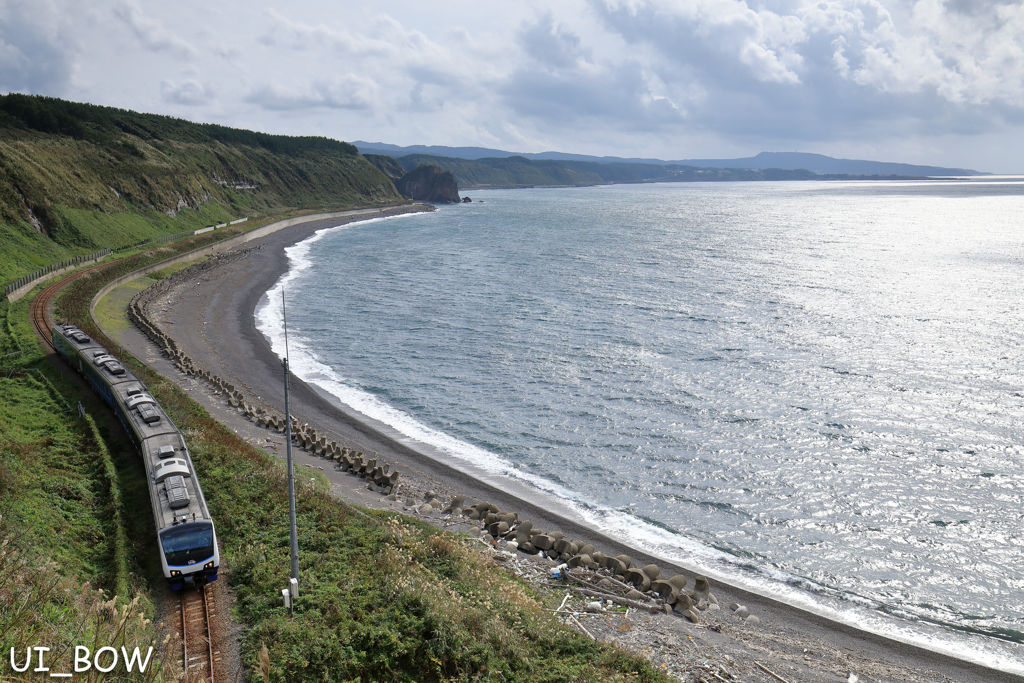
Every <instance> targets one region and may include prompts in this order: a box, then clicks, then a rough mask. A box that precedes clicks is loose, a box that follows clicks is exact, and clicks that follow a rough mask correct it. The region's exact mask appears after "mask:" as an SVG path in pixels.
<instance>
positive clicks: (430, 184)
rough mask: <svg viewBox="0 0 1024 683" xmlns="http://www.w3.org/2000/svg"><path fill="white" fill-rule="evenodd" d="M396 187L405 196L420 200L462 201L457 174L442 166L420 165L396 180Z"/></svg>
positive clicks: (453, 202)
mask: <svg viewBox="0 0 1024 683" xmlns="http://www.w3.org/2000/svg"><path fill="white" fill-rule="evenodd" d="M395 187H396V188H397V189H398V191H399V192H400V193H402V196H403V197H405V198H407V199H412V200H415V201H418V202H430V203H431V204H458V203H459V202H461V201H462V200H461V198H460V197H459V184H458V183H457V182H455V176H454V175H452V173H451V171H442V170H441V167H440V166H433V165H427V164H424V165H422V166H418V167H416V168H414V169H413V170H411V171H409V172H408V173H406V174H405V175H404V176H402V177H401V178H399V179H398V180H396V181H395Z"/></svg>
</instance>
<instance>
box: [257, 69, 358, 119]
mask: <svg viewBox="0 0 1024 683" xmlns="http://www.w3.org/2000/svg"><path fill="white" fill-rule="evenodd" d="M376 96H377V88H376V85H375V84H374V83H373V81H371V80H369V79H366V78H360V77H356V76H346V77H338V78H334V79H332V80H323V81H313V82H309V83H304V84H295V83H291V84H288V85H283V84H280V83H277V82H276V81H275V82H271V83H266V84H264V85H261V86H259V87H257V88H254V89H253V90H251V91H250V92H249V93H248V94H247V95H246V97H245V100H246V101H247V102H250V103H252V104H256V105H259V106H260V107H263V108H265V109H270V110H273V111H301V110H304V109H310V108H321V107H322V108H327V109H350V110H367V109H371V108H372V107H373V106H374V103H375V101H376Z"/></svg>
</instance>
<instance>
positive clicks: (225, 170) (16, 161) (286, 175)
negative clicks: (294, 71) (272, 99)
mask: <svg viewBox="0 0 1024 683" xmlns="http://www.w3.org/2000/svg"><path fill="white" fill-rule="evenodd" d="M400 201H402V198H401V196H400V195H399V194H398V193H397V191H396V190H395V188H394V185H393V184H392V182H391V180H390V179H389V178H388V177H387V176H385V175H384V174H383V173H381V172H380V171H378V170H377V169H376V168H375V167H374V166H373V165H372V164H370V163H369V162H367V161H366V160H365V159H364V158H363V157H362V156H360V155H359V153H358V151H357V150H356V148H355V147H354V146H352V145H350V144H348V143H345V142H338V141H336V140H330V139H328V138H323V137H288V136H281V135H267V134H264V133H255V132H252V131H247V130H238V129H233V128H226V127H224V126H218V125H212V124H196V123H191V122H188V121H183V120H181V119H174V118H170V117H166V116H157V115H154V114H139V113H136V112H131V111H125V110H121V109H114V108H111V107H100V106H96V105H91V104H79V103H75V102H67V101H63V100H59V99H54V98H48V97H35V96H27V95H18V94H12V95H6V96H0V244H3V245H4V246H3V248H2V250H0V281H10V280H12V279H14V278H16V277H18V276H20V275H24V274H26V273H28V272H31V271H34V270H35V269H36V268H38V267H39V266H41V265H45V264H48V263H52V262H54V261H58V260H61V259H66V258H68V257H70V256H74V255H78V254H83V253H89V252H93V251H95V250H97V249H100V248H103V247H109V248H115V247H118V246H122V245H126V244H132V243H135V242H138V241H140V240H142V239H146V238H150V237H158V236H162V235H168V234H173V233H176V232H181V231H183V230H188V229H193V228H200V227H204V226H206V225H211V224H215V223H219V222H223V221H227V220H232V219H235V218H239V217H245V216H250V217H251V216H256V215H268V214H275V213H282V212H284V211H287V210H290V209H296V208H305V209H321V208H322V209H339V208H349V207H354V206H366V205H373V204H391V203H395V202H400Z"/></svg>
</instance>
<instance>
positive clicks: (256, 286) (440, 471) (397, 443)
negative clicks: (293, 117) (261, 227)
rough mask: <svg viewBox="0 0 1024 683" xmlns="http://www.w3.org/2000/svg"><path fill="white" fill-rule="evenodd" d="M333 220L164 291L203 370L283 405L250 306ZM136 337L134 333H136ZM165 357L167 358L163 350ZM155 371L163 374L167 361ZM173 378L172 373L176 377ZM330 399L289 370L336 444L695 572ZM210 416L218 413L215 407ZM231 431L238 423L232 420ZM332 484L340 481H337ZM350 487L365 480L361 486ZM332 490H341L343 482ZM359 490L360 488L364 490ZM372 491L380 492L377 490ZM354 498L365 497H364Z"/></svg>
mask: <svg viewBox="0 0 1024 683" xmlns="http://www.w3.org/2000/svg"><path fill="white" fill-rule="evenodd" d="M360 218H362V219H365V217H359V218H357V217H353V219H352V220H346V221H344V223H349V222H355V221H356V220H359V219H360ZM337 225H339V220H338V219H337V218H329V219H317V220H312V221H309V222H306V223H302V224H300V225H294V226H290V227H288V228H285V229H282V230H279V231H277V232H275V233H273V234H271V235H267V236H265V238H263V239H262V240H261V241H262V245H261V248H259V249H257V250H254V251H252V252H250V254H249V256H247V257H246V258H243V259H241V260H239V261H238V262H236V263H233V264H229V265H227V266H224V267H219V268H216V269H214V270H213V271H210V272H209V273H206V274H204V275H203V276H201V277H200V278H197V279H196V280H193V281H190V282H187V283H184V284H182V285H181V286H179V287H178V288H176V289H175V290H174V291H173V292H171V293H170V294H169V295H168V296H167V297H166V306H164V309H165V311H164V313H163V314H162V316H163V322H164V323H165V324H166V325H167V327H165V329H166V330H167V331H168V332H169V333H170V334H171V335H172V336H173V337H174V338H175V340H176V341H177V342H178V343H179V344H180V345H181V346H182V347H183V348H185V349H187V350H188V352H189V354H190V355H191V356H192V358H193V359H196V360H197V361H199V362H200V363H201V364H202V365H204V366H205V367H206V369H207V370H209V371H211V372H213V373H215V374H217V375H219V376H221V377H223V378H225V379H227V380H228V381H231V382H233V383H234V384H236V386H239V388H240V389H242V391H243V393H245V394H246V395H247V396H251V397H252V398H253V399H257V401H256V402H257V403H258V404H262V405H263V406H264V407H267V408H270V407H274V408H277V409H278V410H280V405H281V404H282V403H283V396H280V395H279V394H280V392H281V384H282V381H281V372H282V369H281V364H280V361H279V359H278V357H277V356H276V355H275V354H274V353H273V352H272V351H271V350H270V344H269V342H268V341H267V340H266V338H265V337H264V336H263V335H262V333H260V332H259V331H258V330H257V329H256V323H255V317H254V311H255V309H256V308H257V306H258V305H259V304H260V301H261V300H262V299H264V298H265V293H266V292H267V291H268V290H269V289H270V288H271V287H273V285H274V284H275V283H276V282H277V281H278V280H279V279H280V277H281V275H282V274H284V273H286V272H287V270H288V267H289V264H288V259H287V256H286V254H285V251H284V249H285V248H286V247H288V246H291V245H293V244H296V243H298V242H300V241H302V240H304V239H307V238H308V237H310V236H311V235H313V234H314V233H315V232H316V231H317V230H320V229H324V228H329V227H335V226H337ZM210 323H212V324H213V328H212V329H213V330H215V331H214V332H212V333H208V332H209V329H210V328H209V326H208V324H210ZM136 334H137V332H136ZM137 336H140V337H141V335H138V334H137ZM126 346H129V345H127V344H126ZM150 346H152V345H150ZM154 351H155V347H154V348H153V349H151V350H150V351H149V353H148V356H149V357H147V354H140V353H136V356H137V357H138V358H140V360H144V362H149V363H150V364H151V365H152V364H155V361H156V360H157V359H156V358H153V357H152V356H154V355H159V354H154ZM163 360H164V362H165V364H168V365H169V362H167V361H166V359H163ZM171 370H173V366H171ZM159 371H160V372H161V373H162V374H165V375H168V372H167V371H165V370H164V369H160V370H159ZM172 379H175V381H178V380H177V379H176V378H173V377H172ZM179 383H180V382H179ZM210 393H211V394H212V392H210ZM193 395H194V396H195V394H193ZM196 398H198V397H196ZM208 398H209V399H210V400H211V401H214V402H217V401H218V400H219V402H220V403H221V404H223V403H224V401H223V397H220V398H219V399H218V398H216V397H214V396H209V397H208ZM331 398H332V397H328V396H325V395H324V392H323V391H321V390H318V388H316V387H314V386H311V385H309V384H306V383H305V382H303V381H301V380H299V379H298V378H294V380H293V383H292V396H291V401H292V406H293V408H292V412H293V414H295V415H299V416H301V417H302V420H303V421H305V422H308V423H309V424H310V425H312V426H315V427H316V428H317V429H318V431H320V432H321V433H324V434H328V435H331V436H332V437H334V438H337V440H338V441H339V443H346V444H348V443H352V444H359V445H360V446H361V448H360V450H365V451H371V452H376V453H378V454H380V457H383V458H384V459H386V460H387V461H388V462H390V463H391V464H392V467H395V468H397V469H400V470H401V471H402V472H403V477H405V476H406V473H407V472H409V473H411V476H412V477H419V478H421V479H423V480H424V481H427V482H431V481H433V482H441V483H442V484H443V485H444V486H446V487H448V488H450V490H452V491H455V492H457V493H460V494H463V495H466V496H467V497H469V498H472V499H473V500H477V501H487V502H491V503H494V504H496V505H497V506H498V507H499V508H501V509H502V510H509V511H513V512H519V513H520V518H521V519H530V520H532V521H533V522H534V524H535V525H536V526H539V527H542V528H545V529H558V530H560V531H562V532H563V533H565V534H566V537H568V538H573V539H574V540H582V541H585V542H588V543H592V544H593V545H595V546H596V547H598V548H599V549H601V550H603V551H604V552H606V553H608V554H613V555H614V554H619V553H623V554H627V555H630V556H631V557H633V558H634V559H636V560H637V563H638V564H645V563H654V564H657V565H659V566H660V567H662V569H663V571H664V570H666V569H667V570H668V571H669V572H673V571H675V572H679V573H686V574H692V573H693V571H692V570H691V569H688V568H686V567H675V566H673V565H671V564H669V563H668V562H666V561H665V560H664V559H661V558H657V557H654V556H652V555H649V554H647V553H644V552H642V551H640V550H638V549H635V548H630V547H628V546H627V545H626V544H625V543H623V542H621V541H619V540H617V539H614V538H611V537H609V536H606V535H605V534H603V533H601V532H599V531H596V530H594V529H592V528H589V527H587V526H586V525H585V524H582V523H581V522H580V521H579V520H578V519H573V518H572V517H573V515H571V514H567V512H566V511H565V510H557V509H551V508H550V507H545V506H543V505H538V504H537V503H535V502H532V501H531V500H530V499H531V498H532V499H536V498H537V496H534V495H523V494H522V492H517V491H510V490H509V489H508V487H502V486H500V485H496V484H495V483H492V482H488V481H486V480H485V479H483V478H481V477H480V476H479V473H469V472H467V471H466V469H465V468H464V467H463V466H462V463H461V462H459V461H455V462H444V461H443V460H442V459H441V458H443V455H441V456H440V458H439V454H437V453H435V454H434V455H433V456H431V455H430V454H425V453H423V452H421V449H418V448H417V444H415V443H413V442H412V441H411V440H409V439H407V438H402V436H401V435H398V434H397V433H389V431H388V429H386V428H383V429H382V428H381V426H379V425H377V426H375V425H373V424H371V423H370V422H369V421H367V420H365V419H363V418H362V417H361V416H359V415H353V414H352V413H351V412H348V411H345V410H344V407H343V406H341V405H339V403H340V402H339V401H337V400H336V399H334V400H331ZM227 412H231V411H230V410H229V411H227ZM234 415H235V416H236V417H238V413H237V411H234ZM217 417H218V418H219V419H220V416H219V415H217ZM241 420H242V421H243V422H245V423H246V424H247V425H251V427H252V429H253V430H255V431H258V432H264V433H267V434H271V435H275V436H276V433H275V432H268V431H267V430H265V429H262V428H257V427H256V426H255V425H254V424H252V423H249V422H247V421H246V420H245V418H244V417H241ZM236 431H239V430H238V429H237V428H236ZM300 453H301V451H300ZM303 455H308V454H303ZM309 458H310V459H311V461H312V462H319V463H321V464H322V463H323V462H324V461H323V460H320V459H318V458H315V457H313V456H309ZM321 469H324V468H323V467H321ZM342 476H347V475H342ZM332 481H333V479H332ZM338 488H345V487H343V486H339V487H336V489H338ZM355 488H362V485H360V486H358V487H355ZM353 491H354V489H353ZM336 492H339V493H341V494H342V496H343V497H346V496H345V494H344V491H336ZM366 494H367V492H366V491H365V490H364V491H363V492H362V497H363V498H364V499H365V498H366ZM374 496H376V498H377V499H382V497H381V496H379V495H378V494H374ZM356 502H359V503H360V504H365V502H364V500H357V501H356ZM713 590H714V592H715V593H716V595H718V596H720V600H721V602H722V603H723V604H727V603H728V602H732V601H737V602H740V603H742V604H744V605H747V606H748V607H749V608H750V610H751V613H752V614H755V615H758V616H759V618H760V619H761V621H762V623H763V624H765V626H764V629H762V630H766V631H767V630H769V629H772V630H777V629H781V632H782V633H784V634H786V635H787V636H790V637H799V638H806V639H810V640H815V641H818V642H823V643H828V644H830V645H831V646H832V647H838V648H841V649H843V650H848V651H851V652H856V653H857V654H858V655H860V656H869V657H872V658H875V659H878V660H879V661H883V662H889V663H891V664H893V665H895V666H900V667H909V668H912V669H914V670H920V671H922V672H925V671H927V672H931V673H934V674H937V675H941V676H952V677H954V678H952V680H958V681H975V680H977V681H996V680H1024V679H1021V678H1020V677H1018V676H1015V675H1014V674H1008V673H1003V672H1000V671H998V670H995V669H990V668H985V667H983V666H981V665H978V664H973V663H970V662H966V661H964V660H960V659H956V658H953V657H950V656H947V655H944V654H941V653H936V652H933V651H930V650H926V649H923V648H921V647H918V646H916V645H911V644H907V643H903V642H901V641H897V640H893V639H891V638H889V637H886V636H881V635H877V634H873V633H870V632H867V631H863V630H860V629H858V628H855V627H852V626H848V625H846V624H843V623H840V622H836V621H833V620H830V619H828V618H826V617H823V616H819V615H817V614H814V613H811V612H808V611H805V610H803V609H800V608H797V607H793V606H791V605H788V604H786V603H785V602H782V601H780V600H777V599H773V598H771V597H767V596H762V595H758V594H754V593H750V592H749V591H747V590H745V589H743V588H737V587H734V586H730V585H728V584H725V583H722V582H721V581H718V580H716V581H714V583H713ZM805 651H806V650H805ZM794 680H803V679H794ZM806 680H813V679H806ZM893 680H899V679H893Z"/></svg>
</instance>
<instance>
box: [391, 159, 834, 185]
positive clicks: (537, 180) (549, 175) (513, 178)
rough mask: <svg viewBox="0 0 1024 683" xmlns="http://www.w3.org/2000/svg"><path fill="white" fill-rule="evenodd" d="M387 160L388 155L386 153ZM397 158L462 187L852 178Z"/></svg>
mask: <svg viewBox="0 0 1024 683" xmlns="http://www.w3.org/2000/svg"><path fill="white" fill-rule="evenodd" d="M385 158H386V157H385ZM396 161H397V162H398V163H399V164H401V165H402V168H403V169H404V170H406V171H411V170H412V169H414V168H416V167H418V166H420V165H425V164H432V165H435V166H439V167H441V168H442V169H444V170H446V171H451V172H452V173H453V174H454V175H455V179H456V181H458V184H459V187H460V188H462V189H473V188H484V187H541V186H548V187H550V186H578V185H605V184H611V183H650V182H729V181H753V180H826V179H827V180H833V179H850V178H853V176H836V175H829V176H823V175H817V174H815V173H812V172H810V171H805V170H802V169H801V170H796V171H789V170H783V169H777V168H772V169H763V170H761V169H749V168H744V169H738V168H697V167H696V166H679V165H668V166H662V165H659V164H641V163H637V164H629V163H612V164H605V163H598V162H594V161H563V160H554V159H539V160H534V159H527V158H525V157H518V156H514V157H494V158H485V159H458V158H454V157H438V156H432V155H429V154H407V155H405V156H403V157H398V158H397V159H396ZM378 165H379V164H378Z"/></svg>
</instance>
